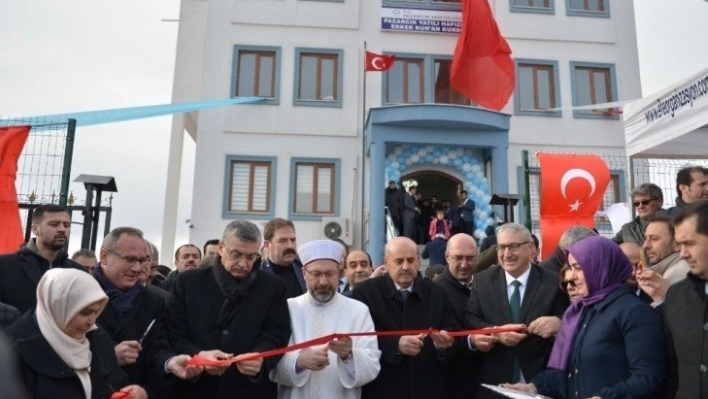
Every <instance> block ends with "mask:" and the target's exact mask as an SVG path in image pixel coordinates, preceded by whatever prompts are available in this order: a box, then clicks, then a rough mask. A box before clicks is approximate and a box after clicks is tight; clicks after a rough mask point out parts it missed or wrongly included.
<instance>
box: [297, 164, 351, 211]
mask: <svg viewBox="0 0 708 399" xmlns="http://www.w3.org/2000/svg"><path fill="white" fill-rule="evenodd" d="M291 173H292V174H293V177H292V178H291V182H292V183H291V191H292V201H291V204H292V205H291V217H297V216H306V217H307V216H310V217H315V218H319V217H321V216H336V214H337V213H338V205H337V200H336V199H337V196H338V195H337V194H338V190H339V160H331V159H293V160H292V168H291ZM301 219H302V218H301Z"/></svg>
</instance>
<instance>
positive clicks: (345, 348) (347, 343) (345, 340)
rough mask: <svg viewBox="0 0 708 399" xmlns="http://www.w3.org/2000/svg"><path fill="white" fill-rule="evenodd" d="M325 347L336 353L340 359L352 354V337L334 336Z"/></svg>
mask: <svg viewBox="0 0 708 399" xmlns="http://www.w3.org/2000/svg"><path fill="white" fill-rule="evenodd" d="M327 349H329V350H331V351H332V352H334V353H336V354H337V356H339V358H340V359H342V360H344V359H346V358H348V357H349V355H351V354H352V339H351V337H342V338H336V339H335V340H332V341H329V343H327Z"/></svg>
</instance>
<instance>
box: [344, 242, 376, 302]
mask: <svg viewBox="0 0 708 399" xmlns="http://www.w3.org/2000/svg"><path fill="white" fill-rule="evenodd" d="M373 272H374V266H373V264H372V262H371V256H369V254H367V253H366V252H364V251H359V250H355V251H352V252H351V253H349V255H348V256H347V259H346V260H345V261H344V276H345V277H346V278H347V282H348V284H347V286H346V287H345V288H344V290H343V291H342V294H344V295H346V296H348V297H350V298H351V292H352V290H353V289H354V287H356V286H357V285H358V284H359V283H361V282H363V281H366V279H368V278H369V276H371V273H373Z"/></svg>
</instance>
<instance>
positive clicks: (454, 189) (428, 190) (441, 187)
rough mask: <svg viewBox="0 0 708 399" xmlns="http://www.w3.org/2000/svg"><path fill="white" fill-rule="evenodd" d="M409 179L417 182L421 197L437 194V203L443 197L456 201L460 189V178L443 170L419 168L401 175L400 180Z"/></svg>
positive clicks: (425, 197)
mask: <svg viewBox="0 0 708 399" xmlns="http://www.w3.org/2000/svg"><path fill="white" fill-rule="evenodd" d="M409 179H413V180H415V181H417V182H418V192H419V193H421V194H422V195H423V199H430V197H432V196H433V195H437V196H438V203H440V202H441V201H442V200H444V199H447V200H450V202H451V203H453V204H455V203H457V193H458V192H459V191H460V190H462V181H461V180H459V179H457V178H455V177H453V176H450V175H448V174H447V173H443V172H437V171H432V170H420V171H416V172H413V173H410V174H406V175H403V176H401V182H405V181H406V180H409Z"/></svg>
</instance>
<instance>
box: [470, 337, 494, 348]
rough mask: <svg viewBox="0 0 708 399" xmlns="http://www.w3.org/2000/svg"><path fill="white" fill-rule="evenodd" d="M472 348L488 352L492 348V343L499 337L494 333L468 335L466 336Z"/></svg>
mask: <svg viewBox="0 0 708 399" xmlns="http://www.w3.org/2000/svg"><path fill="white" fill-rule="evenodd" d="M468 339H469V341H470V344H471V345H472V347H473V348H477V350H478V351H480V352H489V351H490V350H492V349H494V344H496V343H497V341H499V339H498V338H497V337H496V336H494V335H470V336H469V337H468Z"/></svg>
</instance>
